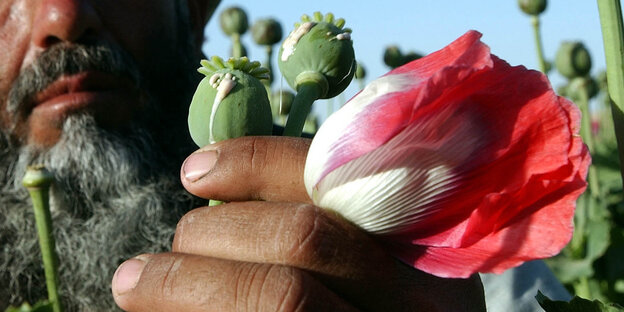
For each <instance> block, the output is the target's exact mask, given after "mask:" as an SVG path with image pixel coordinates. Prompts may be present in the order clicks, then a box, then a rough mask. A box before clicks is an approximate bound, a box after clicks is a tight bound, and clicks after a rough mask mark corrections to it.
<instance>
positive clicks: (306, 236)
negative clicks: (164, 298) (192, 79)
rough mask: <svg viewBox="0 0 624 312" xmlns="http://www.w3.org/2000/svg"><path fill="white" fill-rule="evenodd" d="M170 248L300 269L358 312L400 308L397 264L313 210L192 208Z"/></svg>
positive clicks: (241, 205) (349, 228) (244, 205)
mask: <svg viewBox="0 0 624 312" xmlns="http://www.w3.org/2000/svg"><path fill="white" fill-rule="evenodd" d="M172 248H173V251H174V252H181V253H189V254H198V255H204V256H210V257H216V258H223V259H230V260H236V261H245V262H264V263H273V264H281V265H287V266H293V267H297V268H300V269H305V270H306V271H309V272H311V273H312V274H313V276H314V277H316V278H318V279H319V280H320V281H321V282H322V283H323V284H324V285H326V286H327V287H328V288H330V289H331V290H333V291H336V292H337V293H338V294H339V295H341V296H343V297H344V298H346V299H348V300H351V301H353V302H359V304H358V305H357V307H359V308H369V309H372V308H375V307H377V308H384V307H385V308H388V307H390V310H396V309H397V308H398V307H397V306H395V305H400V304H401V303H400V302H397V301H395V300H393V298H394V296H393V294H392V293H391V292H392V291H391V289H393V288H392V287H390V286H391V285H393V284H395V283H396V282H397V281H398V279H400V280H402V279H403V278H404V276H401V277H400V278H398V276H399V274H398V273H397V272H398V271H397V263H396V261H395V260H394V259H393V258H391V257H390V256H388V255H387V254H386V253H385V251H384V250H383V249H382V248H381V247H379V246H378V245H377V244H376V243H375V242H374V241H373V240H372V239H371V238H370V237H369V236H368V235H366V234H365V233H364V232H362V231H361V230H359V229H358V228H356V227H355V226H354V225H352V224H350V223H349V222H348V221H346V220H344V219H343V218H342V217H340V216H338V215H336V214H334V213H331V212H328V211H326V210H322V209H320V208H318V207H316V206H313V205H306V204H296V203H274V202H235V203H229V204H225V205H219V206H214V207H205V208H199V209H195V210H193V211H191V212H190V213H188V214H186V215H185V216H184V217H183V218H182V219H181V220H180V222H179V223H178V227H177V230H176V234H175V237H174V242H173V247H172ZM402 273H403V272H401V274H402ZM384 290H388V292H386V291H384Z"/></svg>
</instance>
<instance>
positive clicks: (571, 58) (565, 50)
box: [555, 42, 592, 79]
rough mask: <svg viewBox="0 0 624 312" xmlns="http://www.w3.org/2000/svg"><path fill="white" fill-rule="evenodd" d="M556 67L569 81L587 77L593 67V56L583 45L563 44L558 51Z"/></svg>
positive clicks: (577, 43) (574, 43)
mask: <svg viewBox="0 0 624 312" xmlns="http://www.w3.org/2000/svg"><path fill="white" fill-rule="evenodd" d="M555 66H556V67H557V70H558V71H559V73H560V74H561V75H563V76H564V77H566V78H568V79H572V78H574V77H580V76H585V75H587V74H588V73H589V71H590V69H591V66H592V62H591V56H590V55H589V51H588V50H587V48H586V47H585V45H583V43H581V42H563V43H561V46H560V47H559V50H558V51H557V56H556V58H555Z"/></svg>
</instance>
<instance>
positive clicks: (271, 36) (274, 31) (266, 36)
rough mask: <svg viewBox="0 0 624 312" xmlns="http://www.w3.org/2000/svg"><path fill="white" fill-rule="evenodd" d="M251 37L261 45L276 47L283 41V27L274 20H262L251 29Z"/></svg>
mask: <svg viewBox="0 0 624 312" xmlns="http://www.w3.org/2000/svg"><path fill="white" fill-rule="evenodd" d="M251 36H252V37H253V40H254V41H255V42H256V43H257V44H259V45H274V44H276V43H278V42H280V40H282V36H283V34H282V25H280V23H279V22H278V21H276V20H275V19H273V18H266V19H260V20H258V21H256V22H255V23H254V24H253V26H252V27H251Z"/></svg>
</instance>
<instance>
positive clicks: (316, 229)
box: [282, 204, 332, 267]
mask: <svg viewBox="0 0 624 312" xmlns="http://www.w3.org/2000/svg"><path fill="white" fill-rule="evenodd" d="M292 218H293V220H292V222H291V223H290V225H289V229H287V230H286V231H285V232H286V233H285V234H284V235H286V236H287V237H286V239H283V240H282V241H283V242H284V243H285V244H287V245H286V246H284V253H283V254H284V256H285V258H286V259H284V260H285V262H286V263H293V264H301V265H302V266H304V267H309V266H316V265H319V264H321V263H322V262H324V261H328V255H327V254H326V253H327V251H328V250H331V245H332V243H331V239H330V237H331V235H332V234H331V233H332V229H331V227H330V226H328V225H329V222H328V220H327V218H326V216H325V214H324V213H323V211H321V209H320V208H318V207H316V206H313V205H308V204H303V205H299V206H298V207H297V208H296V209H295V213H294V214H293V215H292Z"/></svg>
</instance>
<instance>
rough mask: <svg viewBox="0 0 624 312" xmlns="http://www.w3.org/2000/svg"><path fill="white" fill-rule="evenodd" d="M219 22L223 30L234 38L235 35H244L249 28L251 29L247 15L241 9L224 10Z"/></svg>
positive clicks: (230, 8)
mask: <svg viewBox="0 0 624 312" xmlns="http://www.w3.org/2000/svg"><path fill="white" fill-rule="evenodd" d="M219 22H220V24H221V29H222V30H223V32H224V33H225V34H226V35H228V36H232V35H233V34H239V35H242V34H244V33H245V32H246V31H247V28H249V24H248V22H247V13H245V11H243V9H241V8H239V7H229V8H227V9H225V10H223V12H221V16H220V17H219Z"/></svg>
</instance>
